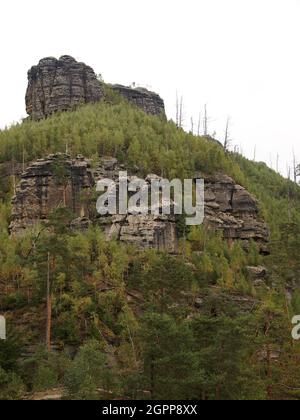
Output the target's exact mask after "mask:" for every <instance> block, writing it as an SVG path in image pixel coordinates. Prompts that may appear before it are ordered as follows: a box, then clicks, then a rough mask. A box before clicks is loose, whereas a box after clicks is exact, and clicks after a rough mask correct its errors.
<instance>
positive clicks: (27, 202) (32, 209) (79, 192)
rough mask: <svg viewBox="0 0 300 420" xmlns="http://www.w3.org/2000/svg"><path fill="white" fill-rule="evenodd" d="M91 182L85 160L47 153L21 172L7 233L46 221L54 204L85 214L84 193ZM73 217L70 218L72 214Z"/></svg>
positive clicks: (90, 186) (86, 207) (19, 230)
mask: <svg viewBox="0 0 300 420" xmlns="http://www.w3.org/2000/svg"><path fill="white" fill-rule="evenodd" d="M93 185H94V180H93V177H92V174H91V172H90V168H89V162H88V161H86V160H85V159H84V158H82V157H80V156H79V157H78V158H77V159H75V160H71V159H69V157H68V156H66V155H60V154H57V155H50V156H48V157H47V158H46V159H39V160H38V161H36V162H34V163H33V164H31V165H30V166H29V167H28V168H27V170H26V171H25V172H24V173H23V174H22V177H21V181H20V183H19V185H18V187H17V191H16V195H15V197H14V198H13V201H12V222H11V226H10V229H11V232H13V233H19V232H22V231H23V230H24V229H26V228H28V227H32V226H34V225H36V224H37V223H38V222H39V221H42V220H47V219H48V217H49V215H50V213H51V212H52V211H53V210H54V209H55V208H57V207H58V206H61V205H63V206H66V207H67V208H69V209H70V210H72V212H73V213H74V215H75V216H77V217H80V218H84V217H88V216H89V212H88V204H87V200H84V193H88V192H89V191H90V190H91V188H92V187H93ZM75 216H74V217H75Z"/></svg>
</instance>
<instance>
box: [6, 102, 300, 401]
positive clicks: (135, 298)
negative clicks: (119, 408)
mask: <svg viewBox="0 0 300 420" xmlns="http://www.w3.org/2000/svg"><path fill="white" fill-rule="evenodd" d="M66 149H67V150H68V152H69V153H70V154H71V155H72V156H76V155H77V154H82V155H84V156H85V157H87V158H91V159H93V162H98V161H99V160H100V159H101V157H103V156H114V157H117V158H118V160H119V161H120V162H121V163H126V165H127V167H128V168H133V167H138V168H139V171H140V174H141V175H147V174H148V173H155V174H158V175H161V176H164V177H168V178H170V179H172V178H175V177H177V178H189V177H191V176H194V174H195V173H201V172H202V173H206V174H213V173H216V172H222V173H225V174H227V175H229V176H231V177H233V178H234V179H235V181H236V182H238V183H239V184H241V185H242V186H244V187H245V188H247V189H248V190H249V191H250V192H251V193H252V194H253V195H254V196H255V197H256V198H257V199H258V201H259V204H260V212H261V215H262V216H263V217H264V218H265V220H266V221H267V223H268V226H269V228H270V231H271V239H270V244H269V248H270V255H269V256H262V255H260V254H259V250H258V248H257V246H256V244H255V243H252V244H251V246H250V250H249V252H247V253H246V252H245V251H244V250H243V248H242V246H241V245H240V244H239V243H238V242H236V243H235V244H234V245H233V246H230V245H229V244H228V243H227V242H226V241H224V240H223V238H222V236H221V234H220V233H217V232H214V231H211V230H207V229H205V228H204V227H203V226H201V227H195V228H192V229H190V230H189V232H188V235H187V238H186V240H184V239H182V240H181V243H180V254H179V255H178V256H176V257H174V256H171V255H167V254H164V253H162V252H157V251H155V250H146V251H145V250H144V251H142V250H137V249H135V248H134V247H133V246H129V245H125V244H120V243H116V242H115V241H111V242H107V241H106V240H105V238H104V235H103V233H102V232H101V230H99V229H98V228H95V227H91V228H90V229H89V230H87V231H86V232H76V231H74V230H73V229H71V227H70V225H71V223H70V222H71V221H72V217H73V215H72V214H71V213H70V211H69V210H67V209H65V208H63V207H62V208H58V209H57V210H55V211H54V212H53V214H52V215H51V218H50V220H49V221H48V222H47V224H46V225H45V226H43V228H44V229H42V230H41V233H40V234H39V235H38V237H37V236H36V234H35V232H33V231H30V230H28V231H27V233H26V235H23V236H21V237H20V236H10V235H9V230H8V227H9V223H10V217H11V204H10V203H11V198H12V196H13V193H14V184H15V182H16V181H17V180H16V179H15V177H14V176H11V177H10V178H9V182H8V181H7V179H8V178H7V177H5V176H4V173H5V167H6V165H7V164H8V163H9V164H11V165H14V164H17V163H19V164H22V162H24V163H25V162H31V161H33V160H35V159H37V158H41V157H44V156H46V155H47V154H49V153H55V152H65V151H66ZM0 174H1V178H0V232H1V233H0V234H1V241H0V312H1V314H5V316H6V319H7V327H8V339H7V340H6V341H0V398H1V399H20V398H26V397H27V396H28V395H31V394H32V393H35V392H42V391H47V390H50V389H53V388H55V389H60V390H61V392H62V394H63V398H67V399H105V398H106V399H107V398H109V399H114V398H122V399H174V400H176V399H196V400H198V399H203V400H220V399H224V400H230V399H234V400H246V399H255V400H261V399H270V400H274V399H295V400H298V399H300V372H299V370H298V369H297V367H298V365H299V357H300V344H299V343H298V342H296V341H293V340H292V337H291V330H292V324H291V320H292V317H293V316H294V315H295V314H297V315H298V314H300V294H299V290H298V289H299V284H298V275H299V274H300V261H299V249H300V187H299V186H298V185H296V184H295V183H293V182H291V181H288V180H286V179H284V178H283V177H281V176H280V175H278V174H277V173H275V172H274V171H273V170H271V169H269V168H268V167H267V166H266V165H265V164H263V163H256V162H252V161H249V160H247V159H245V158H244V157H243V156H241V155H240V154H237V153H230V152H225V150H223V149H222V148H221V147H220V146H218V145H217V144H216V143H214V142H212V141H209V139H207V138H205V137H199V136H194V135H193V134H191V133H187V132H185V131H183V130H182V129H178V128H177V127H176V124H174V123H173V122H167V121H165V120H164V119H163V118H159V117H152V116H148V115H146V114H144V113H143V112H142V111H139V110H138V109H136V108H134V107H133V106H130V105H129V104H127V103H125V102H124V101H123V100H122V99H121V98H119V97H118V96H116V95H113V94H111V95H110V97H109V99H108V100H107V101H106V103H99V104H96V105H86V106H83V107H81V108H79V109H78V110H76V111H74V112H69V113H62V114H57V115H55V116H53V117H51V118H48V119H47V120H44V121H41V122H31V121H24V122H23V123H22V124H18V125H15V126H13V127H11V128H9V129H6V130H3V131H1V132H0ZM258 265H263V266H265V267H266V268H267V270H268V277H267V279H266V280H265V281H264V282H261V284H260V285H259V287H258V286H254V284H253V281H252V279H251V276H250V274H249V272H248V271H247V267H248V266H258ZM49 281H50V283H51V296H52V301H51V310H52V337H51V341H52V346H51V348H47V346H46V345H45V336H46V315H47V302H46V295H47V283H48V282H49Z"/></svg>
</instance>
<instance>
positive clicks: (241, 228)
mask: <svg viewBox="0 0 300 420" xmlns="http://www.w3.org/2000/svg"><path fill="white" fill-rule="evenodd" d="M199 177H200V178H201V177H202V175H199ZM204 178H205V223H206V224H207V225H208V226H210V227H212V228H215V229H218V230H221V231H222V232H223V234H224V237H225V238H226V239H227V240H228V241H235V240H241V241H242V243H243V245H244V247H245V248H246V249H247V248H248V247H249V244H250V241H251V240H253V241H255V242H257V243H258V244H259V245H260V249H261V252H262V253H265V254H268V248H267V243H268V241H269V231H268V228H267V225H266V223H265V222H264V220H262V219H261V218H260V217H259V209H258V203H257V200H256V199H255V198H254V197H253V196H252V195H251V194H250V193H249V192H248V191H247V190H246V189H245V188H243V187H241V186H240V185H238V184H236V183H235V181H234V180H233V179H232V178H230V177H228V176H226V175H224V174H217V175H214V176H204Z"/></svg>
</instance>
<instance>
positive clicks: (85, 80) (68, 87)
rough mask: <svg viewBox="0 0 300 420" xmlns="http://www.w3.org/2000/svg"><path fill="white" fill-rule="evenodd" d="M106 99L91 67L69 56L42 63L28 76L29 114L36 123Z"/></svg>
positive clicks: (27, 100)
mask: <svg viewBox="0 0 300 420" xmlns="http://www.w3.org/2000/svg"><path fill="white" fill-rule="evenodd" d="M103 97H104V93H103V91H102V87H101V84H100V83H99V81H98V80H97V77H96V75H95V73H94V71H93V69H92V68H91V67H88V66H87V65H85V64H84V63H78V62H77V61H76V60H75V59H74V58H72V57H70V56H63V57H61V58H60V59H59V60H57V59H56V58H53V57H49V58H44V59H42V60H41V61H40V62H39V64H38V65H37V66H34V67H32V68H31V69H30V70H29V72H28V88H27V92H26V111H27V113H28V115H29V116H30V117H31V118H32V119H34V120H40V119H42V118H45V117H48V116H49V115H51V114H54V113H55V112H57V111H68V110H72V109H74V108H75V107H76V106H78V105H80V104H85V103H90V102H92V103H93V102H98V101H100V100H101V99H102V98H103Z"/></svg>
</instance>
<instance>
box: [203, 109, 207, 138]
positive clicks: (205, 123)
mask: <svg viewBox="0 0 300 420" xmlns="http://www.w3.org/2000/svg"><path fill="white" fill-rule="evenodd" d="M203 134H204V135H205V136H207V135H208V114H207V105H206V104H205V105H204V121H203Z"/></svg>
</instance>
